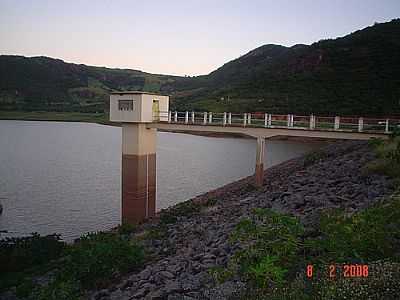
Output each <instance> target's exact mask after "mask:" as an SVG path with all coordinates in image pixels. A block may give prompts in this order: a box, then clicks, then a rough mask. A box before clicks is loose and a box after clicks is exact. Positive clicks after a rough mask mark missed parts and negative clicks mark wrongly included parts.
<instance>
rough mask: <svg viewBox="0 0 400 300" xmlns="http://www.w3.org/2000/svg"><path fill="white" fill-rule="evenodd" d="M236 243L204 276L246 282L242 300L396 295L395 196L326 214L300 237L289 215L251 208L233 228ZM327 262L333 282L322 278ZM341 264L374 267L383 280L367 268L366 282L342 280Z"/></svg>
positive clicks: (398, 211) (398, 215)
mask: <svg viewBox="0 0 400 300" xmlns="http://www.w3.org/2000/svg"><path fill="white" fill-rule="evenodd" d="M237 241H241V242H242V245H246V246H245V247H244V248H243V249H241V250H240V251H238V252H236V254H235V255H234V256H233V257H232V259H231V260H230V262H229V265H228V268H227V269H222V268H219V269H218V268H217V269H213V270H210V272H211V274H212V275H213V276H214V278H215V279H216V280H217V281H218V282H223V281H224V280H226V279H228V278H231V277H233V276H234V275H235V274H238V275H239V276H241V277H242V278H243V279H245V280H246V281H248V282H249V283H250V284H251V286H252V288H251V289H250V290H252V292H251V293H250V294H246V295H245V296H243V297H244V298H246V299H247V298H248V299H315V297H317V295H318V296H320V295H323V297H322V299H346V297H348V295H349V294H348V293H345V292H344V291H343V289H346V290H347V291H349V290H352V295H353V298H351V299H366V298H365V297H366V296H368V297H370V296H371V295H379V296H380V297H382V295H386V298H385V299H397V298H396V297H398V296H399V295H400V291H399V290H398V288H397V285H398V282H399V281H398V280H399V279H400V275H399V274H398V273H396V272H395V270H399V267H400V255H399V253H400V243H399V241H400V195H395V196H393V197H392V198H391V199H388V200H387V201H384V202H382V203H379V204H377V205H375V206H373V207H370V208H368V209H366V210H365V211H362V212H359V213H357V214H354V215H347V214H346V213H344V212H343V211H334V212H329V213H326V214H324V215H322V216H321V221H320V225H319V227H318V229H316V231H315V232H314V233H313V234H311V235H305V232H304V230H303V228H302V226H301V225H300V223H299V222H298V220H297V219H296V218H294V217H291V216H288V215H283V214H278V213H276V212H273V211H271V210H269V209H256V210H255V211H254V214H253V215H252V217H251V218H249V219H244V220H242V221H241V222H240V223H239V224H238V225H237V228H236V230H235V232H234V233H233V234H232V242H237ZM308 264H312V265H313V266H314V274H313V277H312V278H306V270H307V265H308ZM330 264H335V265H338V266H339V267H338V271H339V272H342V274H340V275H336V276H337V277H338V278H340V279H339V280H337V281H332V279H330V278H329V275H327V274H329V273H328V271H329V265H330ZM343 264H365V265H368V266H371V267H372V266H375V269H377V270H378V269H379V270H380V271H379V274H381V275H384V276H385V278H386V279H388V280H384V279H383V278H379V277H378V273H373V271H372V270H373V269H369V277H367V278H364V277H357V278H344V279H346V280H343V279H341V277H343V269H341V267H340V266H342V265H343ZM385 272H386V273H385ZM335 274H336V273H335ZM385 274H386V275H385ZM389 279H390V280H389ZM292 297H293V298H292ZM317 298H318V297H317ZM347 299H348V298H347ZM371 299H382V298H379V297H377V298H371Z"/></svg>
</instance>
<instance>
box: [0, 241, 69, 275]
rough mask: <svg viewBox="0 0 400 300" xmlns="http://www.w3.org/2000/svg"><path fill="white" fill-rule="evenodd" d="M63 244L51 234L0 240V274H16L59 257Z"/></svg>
mask: <svg viewBox="0 0 400 300" xmlns="http://www.w3.org/2000/svg"><path fill="white" fill-rule="evenodd" d="M64 248H65V243H64V242H62V241H61V240H60V236H59V235H56V234H53V235H47V236H40V235H39V234H37V233H32V235H31V236H28V237H18V238H5V239H3V240H0V273H8V272H18V271H22V270H24V269H28V268H30V267H33V266H38V265H41V264H45V263H48V262H49V261H50V260H52V259H55V258H58V257H60V255H61V254H62V253H63V250H64Z"/></svg>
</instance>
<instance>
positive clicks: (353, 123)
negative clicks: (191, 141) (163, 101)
mask: <svg viewBox="0 0 400 300" xmlns="http://www.w3.org/2000/svg"><path fill="white" fill-rule="evenodd" d="M154 119H155V122H154V123H150V124H147V127H148V128H158V129H161V130H166V131H176V132H207V133H228V134H230V133H232V134H242V135H247V136H250V137H254V138H271V137H275V136H293V137H310V138H326V139H352V140H368V139H370V138H386V137H387V136H388V134H390V132H391V131H392V130H393V129H394V128H395V127H398V126H399V124H400V120H397V119H372V118H354V117H317V116H295V115H271V114H260V113H256V114H251V113H245V114H231V113H194V112H191V113H189V112H161V113H159V114H158V115H157V116H156V117H155V118H154ZM159 120H162V121H163V122H161V121H159Z"/></svg>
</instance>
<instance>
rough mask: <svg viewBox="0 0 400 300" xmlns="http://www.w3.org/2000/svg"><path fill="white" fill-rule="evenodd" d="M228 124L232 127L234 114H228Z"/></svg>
mask: <svg viewBox="0 0 400 300" xmlns="http://www.w3.org/2000/svg"><path fill="white" fill-rule="evenodd" d="M228 124H229V125H231V124H232V113H229V114H228Z"/></svg>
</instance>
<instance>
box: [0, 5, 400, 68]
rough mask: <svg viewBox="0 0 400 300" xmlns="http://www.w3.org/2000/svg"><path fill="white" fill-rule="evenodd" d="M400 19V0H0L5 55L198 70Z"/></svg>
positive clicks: (1, 44)
mask: <svg viewBox="0 0 400 300" xmlns="http://www.w3.org/2000/svg"><path fill="white" fill-rule="evenodd" d="M399 17H400V0H291V1H290V0H274V1H270V0H264V1H258V0H254V1H251V0H241V1H236V0H227V1H219V0H211V1H209V0H201V1H192V0H184V1H183V0H182V1H175V0H168V1H167V0H164V1H158V0H152V1H151V0H146V1H143V0H130V1H128V0H78V1H76V0H68V1H61V0H0V54H8V55H24V56H50V57H53V58H59V59H62V60H64V61H66V62H73V63H83V64H87V65H95V66H106V67H115V68H129V69H136V70H142V71H145V72H150V73H157V74H172V75H182V76H183V75H189V76H193V75H202V74H208V73H210V72H211V71H213V70H215V69H217V68H218V67H220V66H222V65H223V64H224V63H226V62H228V61H230V60H232V59H235V58H238V57H239V56H241V55H243V54H246V53H247V52H249V51H251V50H252V49H254V48H257V47H259V46H261V45H264V44H280V45H284V46H292V45H295V44H300V43H301V44H312V43H313V42H316V41H318V40H320V39H326V38H335V37H339V36H344V35H346V34H348V33H351V32H354V31H356V30H358V29H362V28H364V27H367V26H370V25H373V24H374V23H375V22H386V21H390V20H391V19H394V18H399Z"/></svg>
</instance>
